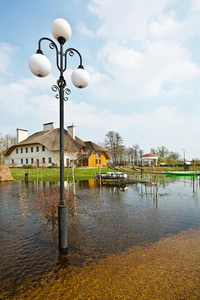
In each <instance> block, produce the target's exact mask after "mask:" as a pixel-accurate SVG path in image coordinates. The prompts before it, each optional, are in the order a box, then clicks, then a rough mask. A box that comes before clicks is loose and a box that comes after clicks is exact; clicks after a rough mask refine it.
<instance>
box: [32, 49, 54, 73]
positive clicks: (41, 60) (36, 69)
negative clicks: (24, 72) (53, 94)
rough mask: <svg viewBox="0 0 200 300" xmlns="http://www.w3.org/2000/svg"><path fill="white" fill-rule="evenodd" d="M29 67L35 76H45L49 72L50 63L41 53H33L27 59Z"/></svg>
mask: <svg viewBox="0 0 200 300" xmlns="http://www.w3.org/2000/svg"><path fill="white" fill-rule="evenodd" d="M29 68H30V70H31V72H32V73H33V74H34V75H35V76H37V77H46V76H47V75H49V73H50V72H51V63H50V61H49V59H48V58H47V57H46V56H44V55H43V54H40V53H36V54H33V55H32V56H31V57H30V59H29Z"/></svg>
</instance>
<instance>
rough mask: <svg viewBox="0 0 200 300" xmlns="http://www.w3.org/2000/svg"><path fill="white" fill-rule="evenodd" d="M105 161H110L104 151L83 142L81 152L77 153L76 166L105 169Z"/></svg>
mask: <svg viewBox="0 0 200 300" xmlns="http://www.w3.org/2000/svg"><path fill="white" fill-rule="evenodd" d="M76 140H77V139H76ZM107 159H110V156H109V154H108V152H107V150H106V149H104V148H102V147H100V146H98V145H97V144H95V143H93V142H90V141H88V142H84V145H82V148H81V152H80V153H79V160H78V165H79V166H88V167H105V166H107Z"/></svg>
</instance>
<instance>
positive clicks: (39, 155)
mask: <svg viewBox="0 0 200 300" xmlns="http://www.w3.org/2000/svg"><path fill="white" fill-rule="evenodd" d="M32 147H33V152H31V148H32ZM37 147H39V151H36V150H37ZM21 149H22V150H21ZM17 151H18V153H17ZM21 151H22V152H21ZM76 157H77V154H76V153H68V152H65V153H64V166H65V167H66V166H67V163H66V160H67V159H69V160H75V159H76ZM49 158H51V163H49ZM31 159H33V163H32V161H31ZM43 159H45V163H44V162H43ZM21 160H23V162H22V161H21ZM37 160H39V166H40V167H41V166H43V167H50V166H52V165H53V164H54V165H55V166H59V165H60V151H50V150H49V149H47V148H46V147H45V150H44V151H43V150H42V145H41V144H34V145H30V146H20V147H16V148H15V149H14V150H13V151H12V153H11V154H10V155H8V156H6V157H5V164H6V165H9V166H15V167H22V166H23V165H31V164H32V165H35V166H36V165H37ZM13 161H14V163H13Z"/></svg>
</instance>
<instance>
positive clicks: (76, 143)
mask: <svg viewBox="0 0 200 300" xmlns="http://www.w3.org/2000/svg"><path fill="white" fill-rule="evenodd" d="M94 154H95V156H96V155H98V158H99V157H100V156H103V158H104V160H103V159H102V160H101V159H98V160H97V159H96V160H95V166H100V165H101V162H103V163H104V165H105V163H106V164H107V161H106V159H107V158H109V155H108V154H107V151H106V150H105V149H103V148H101V147H100V146H98V145H96V144H94V143H92V142H84V141H82V140H81V139H79V138H78V137H76V136H75V126H74V125H72V126H68V127H67V130H64V166H65V167H67V166H69V165H70V162H71V161H77V163H78V164H79V165H83V162H84V163H85V162H86V163H85V164H84V165H86V166H87V163H88V161H89V157H90V156H91V155H94ZM5 164H6V165H8V166H10V167H22V166H23V165H34V166H36V167H50V166H53V167H56V166H59V165H60V129H59V128H55V123H53V122H51V123H46V124H43V131H39V132H36V133H34V134H32V135H31V136H29V137H28V131H27V130H24V129H17V144H16V145H13V146H12V147H10V148H9V149H8V150H7V152H6V154H5Z"/></svg>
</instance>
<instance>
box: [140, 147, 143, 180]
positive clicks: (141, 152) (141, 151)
mask: <svg viewBox="0 0 200 300" xmlns="http://www.w3.org/2000/svg"><path fill="white" fill-rule="evenodd" d="M142 155H143V150H142V149H140V160H141V178H142Z"/></svg>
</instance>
